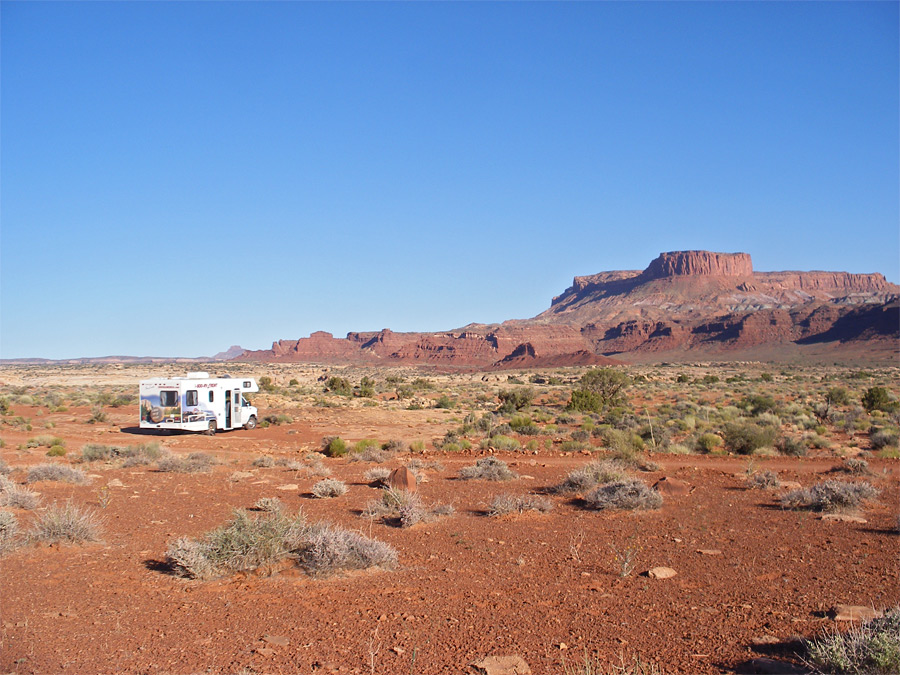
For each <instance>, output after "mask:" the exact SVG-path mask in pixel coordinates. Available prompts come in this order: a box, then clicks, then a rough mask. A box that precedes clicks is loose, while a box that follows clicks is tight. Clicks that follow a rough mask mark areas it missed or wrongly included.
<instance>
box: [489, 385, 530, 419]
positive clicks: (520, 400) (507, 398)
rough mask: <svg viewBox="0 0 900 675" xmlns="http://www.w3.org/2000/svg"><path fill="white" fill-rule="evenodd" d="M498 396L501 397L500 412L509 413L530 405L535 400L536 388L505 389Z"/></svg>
mask: <svg viewBox="0 0 900 675" xmlns="http://www.w3.org/2000/svg"><path fill="white" fill-rule="evenodd" d="M497 398H499V399H500V408H499V410H498V412H502V413H507V414H509V413H513V412H515V411H516V410H521V409H522V408H527V407H528V406H530V405H531V402H532V401H533V400H534V390H533V389H532V388H531V387H522V388H520V389H510V390H508V391H507V390H503V391H501V392H500V393H499V394H497Z"/></svg>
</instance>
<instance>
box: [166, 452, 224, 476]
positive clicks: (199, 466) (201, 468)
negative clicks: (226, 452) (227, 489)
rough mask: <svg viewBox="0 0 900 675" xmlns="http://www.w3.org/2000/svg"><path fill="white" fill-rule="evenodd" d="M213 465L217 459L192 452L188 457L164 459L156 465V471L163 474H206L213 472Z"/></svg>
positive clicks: (202, 453)
mask: <svg viewBox="0 0 900 675" xmlns="http://www.w3.org/2000/svg"><path fill="white" fill-rule="evenodd" d="M213 464H215V459H214V458H213V457H212V456H211V455H207V454H206V453H204V452H192V453H191V454H189V455H188V456H187V457H176V456H174V455H172V456H169V457H164V458H162V459H161V460H159V461H158V462H157V463H156V470H157V471H160V472H162V473H205V472H208V471H212V465H213Z"/></svg>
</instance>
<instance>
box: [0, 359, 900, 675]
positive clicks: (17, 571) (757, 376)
mask: <svg viewBox="0 0 900 675" xmlns="http://www.w3.org/2000/svg"><path fill="white" fill-rule="evenodd" d="M186 368H187V367H186V366H184V365H183V364H154V365H128V366H121V365H118V366H117V365H102V366H100V365H70V366H63V365H41V366H3V367H0V403H2V409H0V412H2V416H0V420H2V426H0V438H2V449H0V458H2V462H0V475H2V476H5V483H2V484H0V487H3V486H5V490H6V492H4V491H3V490H0V505H3V504H6V505H5V506H2V508H0V513H6V514H12V515H11V516H9V515H7V516H6V520H5V521H4V522H5V523H6V524H7V534H6V538H5V539H0V541H3V542H4V543H3V548H0V672H3V673H148V674H149V673H244V674H249V673H285V674H287V673H304V674H305V673H385V674H386V673H391V674H398V673H410V674H422V675H428V674H431V673H469V672H478V671H477V669H476V667H475V666H473V664H475V663H484V659H485V658H486V657H490V656H518V657H520V659H521V660H522V661H523V662H524V663H527V665H528V667H529V668H530V672H532V673H536V674H548V675H549V674H557V673H558V674H564V673H566V674H568V673H573V674H574V673H579V674H582V675H587V674H589V673H612V672H623V673H624V672H627V673H651V672H658V673H731V672H778V669H781V671H780V672H809V671H810V669H812V668H813V665H811V661H810V659H809V657H808V654H807V651H806V648H805V647H804V644H805V643H804V640H805V639H809V638H814V637H817V636H822V635H828V634H830V633H833V632H834V631H845V630H847V629H848V628H849V627H850V626H851V625H855V624H856V623H857V622H854V621H847V620H843V617H842V616H841V606H843V605H849V606H856V607H862V608H868V610H870V611H871V610H875V611H881V610H890V609H891V608H894V607H897V606H898V604H900V584H898V558H900V536H898V512H900V483H898V477H900V460H898V457H900V451H898V445H897V427H898V421H900V418H898V413H897V411H896V408H895V407H892V403H893V400H894V399H896V396H897V393H898V392H897V382H898V377H897V376H898V369H896V368H875V369H869V370H860V369H857V368H845V367H841V366H838V365H835V366H828V367H826V366H816V367H815V368H812V367H809V368H804V367H801V366H790V367H785V366H773V365H767V364H760V363H740V364H734V363H732V364H677V365H674V364H672V365H665V364H664V365H642V366H633V367H629V368H627V369H623V370H622V372H624V373H626V374H627V376H628V381H627V382H626V383H625V384H624V387H623V389H622V391H621V392H620V393H621V396H620V397H618V400H616V397H615V396H614V397H613V398H610V399H608V400H606V401H604V402H603V404H602V405H600V406H599V407H597V408H596V409H594V410H586V409H581V410H578V409H572V405H571V402H572V401H573V400H574V398H573V391H575V390H578V389H579V387H581V386H582V383H583V382H584V381H583V380H582V379H581V378H582V376H583V375H584V373H585V372H586V369H584V368H559V369H547V370H538V371H504V372H499V373H498V372H491V373H439V372H435V371H430V370H426V369H420V370H416V369H412V368H391V369H378V368H354V367H333V366H331V367H329V366H324V365H323V366H312V365H284V366H282V365H267V364H232V363H229V364H210V365H209V366H207V367H206V369H207V370H209V371H210V372H211V374H216V373H222V372H226V371H227V372H229V373H230V374H231V375H234V376H238V375H242V376H254V377H256V378H257V379H259V380H261V381H262V382H264V384H265V386H264V390H263V391H261V392H260V393H259V394H255V395H252V396H251V397H250V398H252V402H253V404H254V405H256V406H257V407H258V408H259V412H260V417H261V418H262V419H261V420H260V421H261V425H260V426H259V427H258V428H256V429H252V430H237V431H230V432H220V433H218V434H216V435H215V436H206V435H199V434H170V435H163V434H160V433H158V432H154V433H149V432H147V431H146V430H141V429H140V428H139V425H138V403H137V391H138V382H139V380H141V379H143V378H146V377H151V376H156V375H166V374H169V375H178V374H183V373H184V371H185V370H186ZM190 368H191V369H195V368H196V366H190ZM262 378H266V379H265V380H263V379H262ZM873 389H881V390H883V392H884V393H886V394H887V398H883V397H882V400H881V401H880V404H879V401H875V400H874V399H875V398H876V397H874V395H871V394H870V396H869V398H868V399H867V398H866V394H867V393H869V392H871V391H872V390H873ZM604 395H605V394H604ZM504 404H505V405H504ZM873 406H874V407H873ZM333 438H340V439H341V440H343V441H345V443H344V444H341V443H339V442H338V443H335V442H333V441H332V444H331V446H329V447H330V451H331V452H332V454H334V455H335V456H327V453H326V452H325V451H323V446H324V444H323V439H325V443H327V442H328V440H329V439H333ZM342 445H345V446H346V452H344V451H343V450H342V449H341V446H342ZM342 453H343V454H342ZM491 457H493V458H496V459H497V460H500V462H502V463H504V464H505V466H506V467H507V468H508V469H509V470H510V472H511V474H512V476H511V477H509V479H508V480H486V479H481V478H478V477H477V476H476V477H474V478H464V477H463V476H465V475H466V474H467V470H468V473H474V471H472V468H473V467H474V466H475V463H476V461H478V460H482V464H483V465H484V460H485V459H486V458H491ZM188 458H190V459H188ZM604 460H605V461H606V462H607V464H605V466H606V467H607V468H609V467H615V468H617V470H618V469H620V470H621V471H622V472H623V473H624V474H625V475H626V476H627V477H628V478H631V479H637V480H638V481H640V482H641V483H643V484H645V485H646V486H647V487H652V486H654V485H655V486H657V489H655V490H651V492H652V493H653V494H654V495H657V497H655V498H657V499H658V496H661V498H662V503H661V505H658V506H657V507H655V508H654V507H652V505H651V508H637V509H632V508H619V509H616V508H612V509H601V508H597V501H596V500H595V499H593V498H592V497H591V495H592V494H593V491H594V490H595V489H598V488H601V487H602V486H603V485H605V484H608V483H605V482H604V481H600V482H598V483H597V484H596V485H586V484H583V483H580V484H577V485H574V487H573V488H572V489H571V490H569V491H566V490H564V489H561V488H560V486H561V485H563V484H564V482H565V481H566V479H567V477H568V476H570V475H571V474H572V472H573V471H577V470H578V469H582V468H584V467H585V466H586V465H588V464H589V463H591V462H600V461H604ZM43 465H53V466H58V467H66V468H67V469H71V470H72V471H73V472H74V473H72V474H71V476H76V478H72V480H74V481H75V482H67V481H66V480H60V479H58V478H57V479H53V480H47V479H46V478H47V477H52V476H56V474H53V473H52V472H46V471H45V472H44V473H41V471H40V470H38V471H35V469H36V468H37V469H40V467H42V466H43ZM403 466H407V467H409V468H410V470H411V471H412V472H413V474H414V475H415V476H416V477H417V479H418V484H417V486H416V490H415V495H417V498H418V502H417V503H416V504H415V506H416V508H417V509H418V511H417V512H416V516H415V517H414V518H411V519H406V520H404V518H405V516H403V514H402V513H401V514H400V516H398V514H397V512H385V511H384V510H383V509H382V510H379V508H378V507H379V506H383V505H385V504H386V503H387V501H386V498H385V494H386V492H387V491H386V490H385V489H384V488H382V487H379V486H378V485H377V476H381V477H383V475H384V474H386V473H387V470H393V469H395V468H399V467H403ZM498 466H500V464H499V463H494V464H493V465H492V467H493V468H497V467H498ZM461 472H462V473H463V476H461V475H460V474H461ZM59 475H63V474H59ZM490 477H498V476H496V475H491V476H490ZM500 477H502V472H501V475H500ZM329 478H330V479H333V480H335V481H340V482H341V483H343V485H344V487H346V492H344V493H343V494H341V495H339V496H336V497H332V498H319V497H317V496H316V494H317V492H318V493H322V492H323V490H322V489H321V488H320V487H317V486H318V485H319V484H320V483H321V481H323V480H326V479H329ZM825 481H839V482H840V483H842V484H847V483H849V484H852V485H861V484H865V485H867V486H871V488H873V489H872V490H869V491H868V492H867V493H866V494H865V498H864V499H862V500H861V501H859V502H858V503H853V504H843V505H837V507H834V508H832V507H833V506H834V505H826V506H824V507H821V510H816V509H815V508H797V503H796V500H794V501H791V500H790V499H788V500H785V499H784V497H785V495H788V494H789V493H791V492H792V491H796V490H797V489H799V488H810V487H813V486H815V485H818V484H821V483H823V482H825ZM867 489H868V488H867ZM13 493H15V495H16V499H12V498H10V497H9V495H11V494H13ZM4 494H6V495H7V498H6V500H5V501H4V500H3V496H4ZM861 494H862V493H861ZM29 495H30V497H29ZM274 498H277V500H278V502H277V503H278V504H280V506H278V507H277V508H276V507H273V506H272V504H275V503H276V502H275V501H274ZM498 498H504V499H499V500H498ZM517 498H522V499H520V500H518V501H516V500H517ZM504 504H515V505H516V506H517V507H521V512H520V508H513V509H512V510H511V512H509V513H503V511H505V510H508V509H504V508H503V506H504ZM820 506H821V505H820ZM54 507H70V508H72V509H75V510H77V513H79V514H80V515H82V516H83V517H85V518H86V519H87V520H89V521H90V523H91V524H92V525H93V526H95V530H94V532H93V535H92V536H90V533H89V536H86V537H84V538H83V540H81V541H69V540H67V539H66V537H65V536H63V537H62V538H61V539H60V537H54V536H52V535H51V534H48V531H47V528H46V527H43V528H42V522H43V525H46V516H47V514H48V513H50V512H51V511H52V510H53V508H54ZM530 507H533V508H530ZM236 510H242V512H243V513H244V517H249V518H251V519H260V520H262V519H266V518H271V517H276V516H277V517H281V516H282V515H283V516H284V517H288V516H290V517H293V516H294V515H295V514H297V513H298V512H302V514H304V516H305V522H306V523H309V524H314V523H331V524H334V525H336V526H339V527H340V528H343V530H342V531H347V532H358V533H359V534H361V535H363V536H364V537H366V538H367V539H374V540H377V541H379V542H383V543H385V544H387V545H389V547H392V549H393V550H394V551H395V552H396V562H395V563H394V564H390V565H388V564H385V565H381V566H374V567H369V568H366V569H354V570H346V569H340V568H338V569H335V570H330V569H329V570H325V571H324V572H322V571H321V570H320V571H318V572H317V571H316V570H314V569H312V568H310V567H309V566H304V564H302V561H300V560H298V558H297V555H296V552H289V553H287V554H286V555H283V556H281V557H278V558H277V559H273V560H269V561H266V562H265V563H264V564H259V565H245V566H244V567H243V568H242V569H225V568H222V569H218V570H213V571H212V572H211V573H209V574H206V575H200V578H197V576H196V575H195V576H194V577H192V576H191V574H189V573H188V571H187V570H186V568H185V567H184V566H183V565H181V566H179V564H177V563H178V560H177V559H175V558H173V556H172V555H170V553H172V552H173V551H175V549H176V542H178V541H179V540H182V541H184V540H183V539H182V538H188V539H189V540H190V539H193V540H198V539H202V538H203V537H204V536H205V535H206V534H207V533H209V532H211V531H213V530H216V528H220V527H221V526H223V525H225V524H226V523H228V522H229V521H230V520H231V519H232V518H234V517H235V513H236ZM273 514H275V515H274V516H273ZM279 514H280V515H279ZM11 521H13V522H14V525H13V526H10V525H9V523H10V522H11ZM416 521H418V522H416ZM70 539H78V538H77V537H70ZM338 567H339V566H338ZM657 568H669V569H670V570H673V571H674V572H675V575H674V576H670V577H668V578H657V577H656V574H658V572H654V574H649V572H650V571H651V570H657ZM662 576H665V574H662ZM766 659H768V660H766ZM484 667H485V668H486V669H489V668H490V667H491V666H490V665H489V664H486V665H485V666H484ZM773 667H774V668H775V669H776V670H771V669H772V668H773ZM766 668H769V669H770V670H766ZM792 669H793V670H792ZM487 672H491V671H490V670H488V671H487ZM493 672H513V671H512V670H509V671H499V670H494V671H493ZM516 672H526V671H523V670H521V667H520V670H519V671H516Z"/></svg>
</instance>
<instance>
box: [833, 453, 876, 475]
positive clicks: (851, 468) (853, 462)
mask: <svg viewBox="0 0 900 675" xmlns="http://www.w3.org/2000/svg"><path fill="white" fill-rule="evenodd" d="M833 471H836V472H842V473H849V474H850V475H851V476H871V475H872V470H871V469H869V463H868V462H867V461H866V460H864V459H859V458H858V457H851V458H849V459H847V460H846V461H845V462H844V463H843V464H841V465H840V466H836V467H835V468H834V469H833Z"/></svg>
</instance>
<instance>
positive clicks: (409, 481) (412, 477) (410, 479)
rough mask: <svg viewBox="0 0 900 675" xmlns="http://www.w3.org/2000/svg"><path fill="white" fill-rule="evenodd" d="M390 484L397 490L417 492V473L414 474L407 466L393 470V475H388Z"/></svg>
mask: <svg viewBox="0 0 900 675" xmlns="http://www.w3.org/2000/svg"><path fill="white" fill-rule="evenodd" d="M388 485H390V486H391V487H392V488H394V489H395V490H406V491H407V492H415V491H416V474H414V473H413V472H412V471H410V470H409V469H408V468H406V467H405V466H401V467H400V468H398V469H394V470H393V471H391V475H390V476H388Z"/></svg>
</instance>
